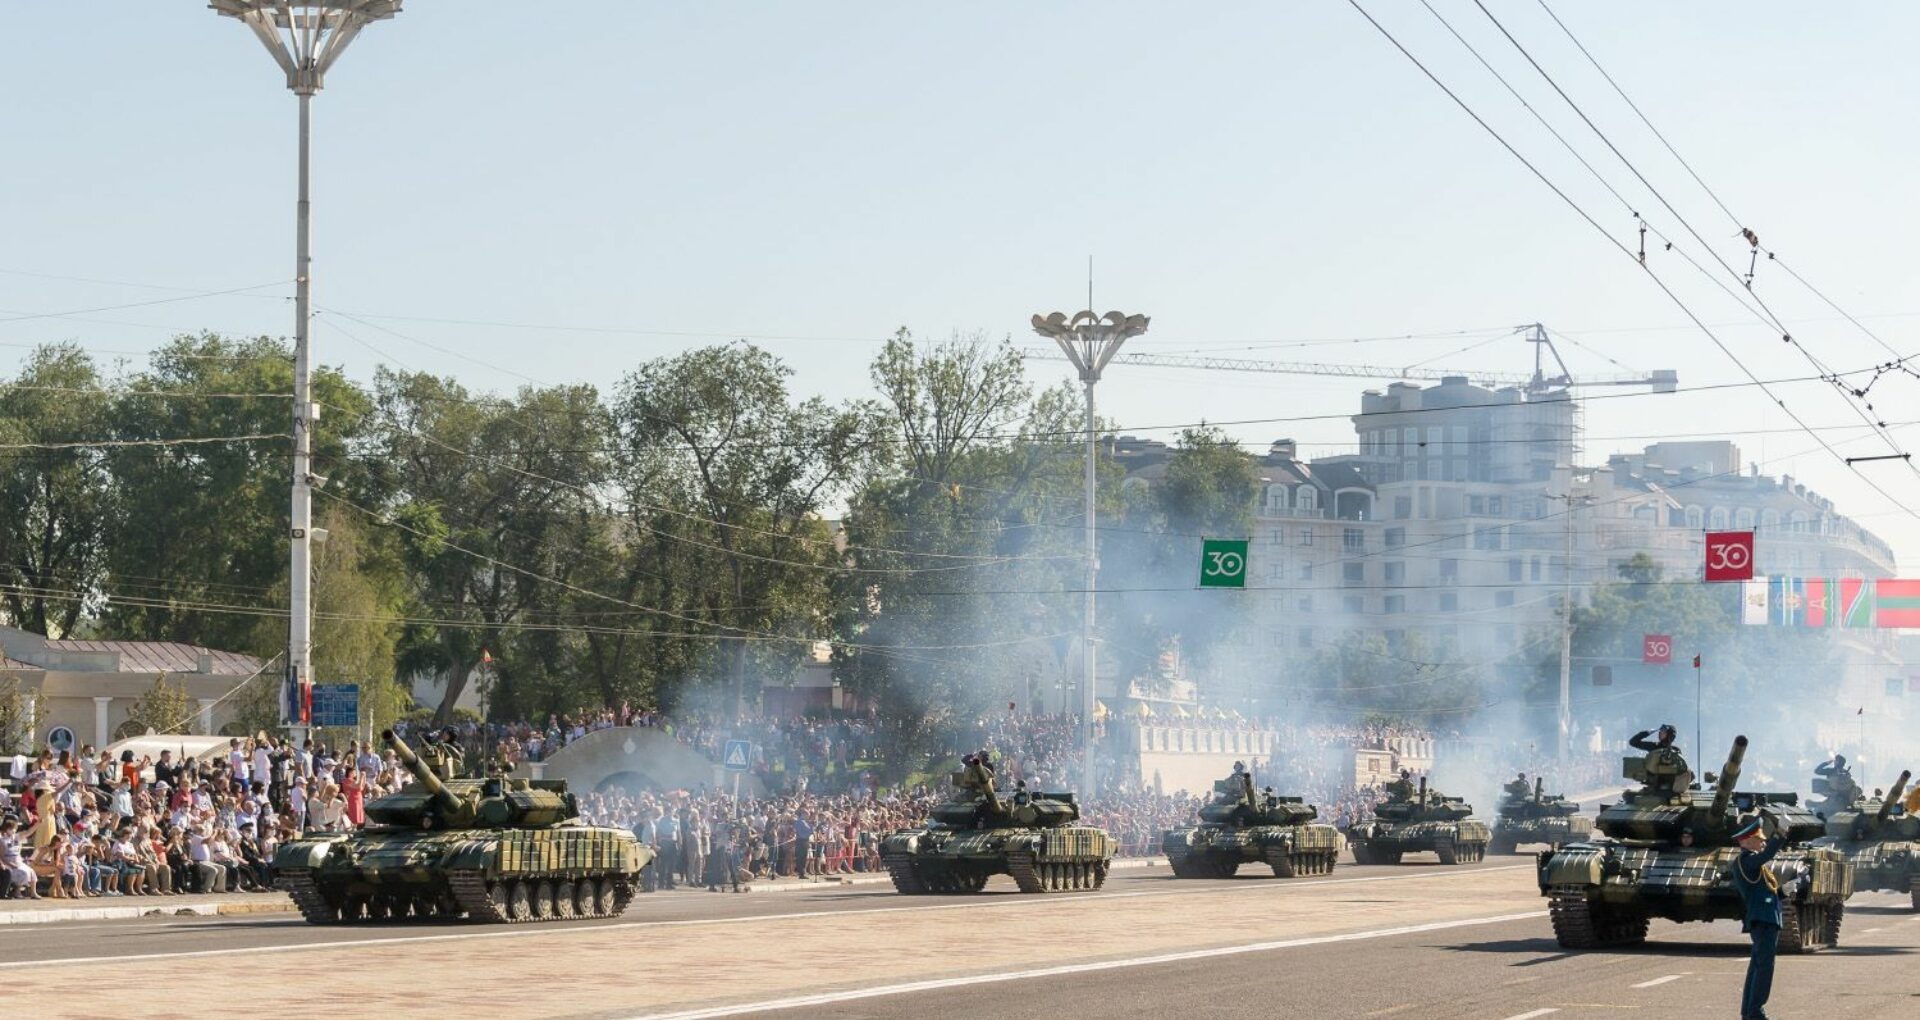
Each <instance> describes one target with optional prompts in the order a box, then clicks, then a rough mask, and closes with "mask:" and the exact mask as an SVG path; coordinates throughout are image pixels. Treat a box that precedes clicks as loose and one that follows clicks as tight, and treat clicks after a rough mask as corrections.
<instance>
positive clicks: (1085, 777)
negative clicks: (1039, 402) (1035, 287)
mask: <svg viewBox="0 0 1920 1020" xmlns="http://www.w3.org/2000/svg"><path fill="white" fill-rule="evenodd" d="M1033 331H1034V332H1035V333H1038V334H1040V335H1041V336H1044V337H1047V338H1048V339H1050V340H1052V341H1053V342H1054V343H1056V344H1059V345H1060V351H1061V353H1063V354H1065V355H1066V356H1067V360H1068V361H1071V362H1073V367H1074V368H1076V369H1079V370H1080V381H1081V383H1083V384H1084V385H1085V386H1086V388H1087V606H1086V619H1085V620H1083V621H1082V622H1081V632H1080V664H1081V666H1082V667H1083V669H1084V675H1083V676H1082V677H1081V680H1080V752H1081V760H1082V767H1083V769H1084V771H1083V773H1082V778H1081V787H1080V789H1081V796H1083V797H1092V796H1093V795H1094V776H1093V713H1094V710H1095V705H1096V702H1095V700H1094V678H1095V676H1096V674H1095V671H1094V651H1093V610H1094V594H1093V593H1094V587H1095V583H1096V582H1097V581H1098V580H1099V577H1100V561H1099V558H1098V555H1097V549H1096V546H1095V534H1094V492H1095V484H1096V476H1095V474H1094V471H1095V468H1094V465H1095V462H1096V461H1097V460H1098V459H1099V450H1098V441H1099V426H1098V424H1097V423H1096V419H1095V418H1094V413H1093V386H1094V384H1095V383H1097V382H1099V381H1100V372H1101V370H1102V369H1105V368H1106V367H1107V362H1109V361H1111V360H1113V356H1114V355H1115V354H1118V353H1120V345H1121V344H1123V343H1126V342H1127V340H1128V339H1129V338H1131V337H1136V336H1139V335H1140V334H1142V333H1145V332H1146V331H1147V317H1146V316H1144V315H1125V314H1122V313H1120V312H1108V313H1107V314H1106V315H1104V316H1102V315H1096V314H1095V313H1094V312H1093V311H1092V310H1091V309H1089V310H1087V311H1084V312H1075V313H1074V314H1073V317H1072V318H1068V317H1067V315H1066V313H1064V312H1054V313H1052V314H1050V315H1046V316H1040V315H1035V316H1034V317H1033Z"/></svg>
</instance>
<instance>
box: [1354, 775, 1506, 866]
mask: <svg viewBox="0 0 1920 1020" xmlns="http://www.w3.org/2000/svg"><path fill="white" fill-rule="evenodd" d="M1410 785H1411V784H1408V783H1407V781H1406V780H1405V779H1402V780H1400V782H1399V783H1397V784H1391V785H1389V787H1388V792H1387V799H1386V800H1384V801H1381V802H1380V803H1379V804H1376V805H1374V808H1373V821H1371V822H1362V823H1360V824H1358V825H1351V826H1348V827H1347V845H1348V846H1350V847H1352V848H1353V860H1354V863H1356V864H1399V863H1400V858H1401V856H1402V855H1403V854H1410V853H1419V852H1421V851H1423V850H1431V851H1433V853H1434V854H1435V855H1437V856H1438V857H1439V858H1440V863H1442V864H1461V863H1465V862H1470V861H1477V860H1480V859H1481V858H1483V857H1485V856H1486V855H1487V844H1488V843H1489V842H1491V841H1492V839H1493V833H1492V832H1491V831H1490V830H1489V829H1488V828H1487V825H1486V823H1485V822H1481V821H1476V820H1475V819H1473V818H1472V817H1471V816H1472V814H1473V805H1471V804H1468V803H1467V802H1466V801H1465V800H1463V799H1462V798H1459V797H1448V796H1445V795H1444V794H1441V793H1440V792H1439V791H1437V790H1428V789H1427V779H1426V777H1425V776H1422V777H1420V789H1419V792H1418V793H1415V792H1413V791H1412V790H1411V789H1409V788H1408V787H1410Z"/></svg>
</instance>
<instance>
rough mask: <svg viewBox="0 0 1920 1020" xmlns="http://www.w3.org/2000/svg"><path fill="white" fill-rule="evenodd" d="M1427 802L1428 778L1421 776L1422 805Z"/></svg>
mask: <svg viewBox="0 0 1920 1020" xmlns="http://www.w3.org/2000/svg"><path fill="white" fill-rule="evenodd" d="M1426 802H1427V777H1426V776H1421V777H1420V803H1422V804H1425V803H1426Z"/></svg>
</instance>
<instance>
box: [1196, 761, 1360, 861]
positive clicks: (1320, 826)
mask: <svg viewBox="0 0 1920 1020" xmlns="http://www.w3.org/2000/svg"><path fill="white" fill-rule="evenodd" d="M1250 788H1251V783H1250V782H1249V783H1245V784H1243V783H1241V782H1239V781H1238V780H1234V779H1222V780H1220V781H1219V782H1216V783H1214V784H1213V802H1212V803H1210V804H1207V805H1205V806H1203V807H1202V808H1201V809H1200V824H1198V825H1184V826H1181V827H1179V828H1176V829H1169V830H1167V831H1166V832H1165V833H1164V834H1162V835H1161V837H1160V852H1161V853H1163V854H1166V855H1167V864H1168V866H1169V867H1171V868H1172V869H1173V875H1174V877H1175V878H1231V877H1232V876H1233V873H1234V872H1235V871H1238V870H1239V868H1240V865H1242V864H1249V863H1251V864H1265V865H1267V866H1268V867H1270V868H1272V869H1273V873H1274V874H1275V875H1277V876H1279V877H1280V878H1292V877H1294V876H1296V875H1324V874H1326V873H1328V872H1330V871H1332V870H1333V866H1334V861H1335V860H1336V859H1337V858H1338V857H1339V856H1340V830H1338V829H1335V828H1334V827H1333V826H1331V825H1327V824H1325V823H1321V822H1315V821H1314V819H1315V818H1318V817H1319V816H1320V810H1319V809H1318V808H1316V807H1314V806H1313V805H1311V804H1308V803H1306V801H1305V799H1304V798H1301V797H1274V796H1271V795H1268V796H1260V797H1255V798H1254V799H1253V800H1252V801H1251V802H1249V800H1248V792H1247V791H1248V790H1249V789H1250Z"/></svg>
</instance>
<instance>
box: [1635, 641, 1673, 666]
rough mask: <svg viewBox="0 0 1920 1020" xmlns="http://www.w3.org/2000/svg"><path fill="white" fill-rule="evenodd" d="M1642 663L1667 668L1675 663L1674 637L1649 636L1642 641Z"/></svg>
mask: <svg viewBox="0 0 1920 1020" xmlns="http://www.w3.org/2000/svg"><path fill="white" fill-rule="evenodd" d="M1640 661H1641V662H1644V663H1646V664H1647V665H1649V666H1665V665H1667V664H1669V663H1671V662H1672V661H1673V636H1672V635H1670V634H1648V635H1646V636H1645V637H1642V638H1641V639H1640Z"/></svg>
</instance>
